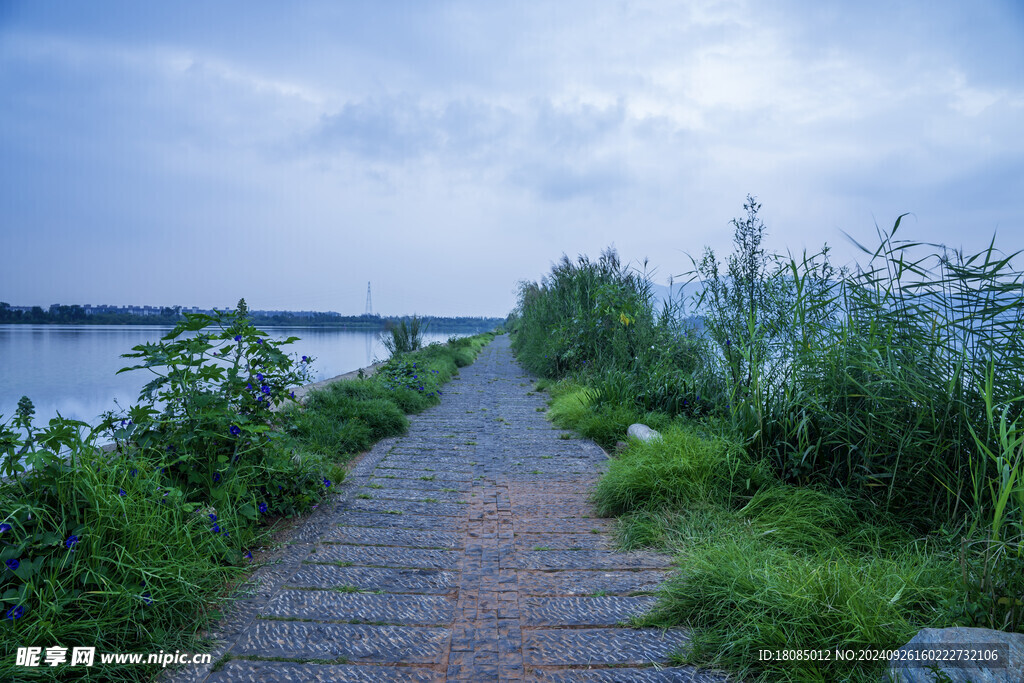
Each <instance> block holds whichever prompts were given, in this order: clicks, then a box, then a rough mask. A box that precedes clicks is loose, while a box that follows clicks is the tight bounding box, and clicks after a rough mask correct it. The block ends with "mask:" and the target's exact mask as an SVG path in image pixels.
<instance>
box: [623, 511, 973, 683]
mask: <svg viewBox="0 0 1024 683" xmlns="http://www.w3.org/2000/svg"><path fill="white" fill-rule="evenodd" d="M733 531H734V533H733V534H731V535H729V536H726V537H716V538H715V539H714V540H712V541H710V542H705V543H703V544H698V545H696V546H695V547H694V548H693V549H692V550H689V551H685V550H684V551H682V554H681V556H680V560H681V561H682V562H683V563H684V566H685V567H686V570H685V571H684V572H681V573H680V574H678V575H677V576H676V578H675V579H673V580H672V581H670V582H669V583H668V584H667V585H666V586H665V587H664V588H663V590H662V592H661V594H660V596H659V601H658V603H657V606H656V607H655V609H654V610H653V611H652V612H651V614H650V615H649V616H647V617H645V618H644V619H643V620H642V622H640V623H642V624H643V625H647V626H653V625H657V626H675V625H679V624H686V625H687V626H689V627H690V628H692V629H693V630H694V640H693V651H692V653H690V654H689V655H688V656H683V657H679V658H678V661H680V662H686V663H698V664H700V665H704V666H715V667H725V668H727V669H729V670H731V671H735V672H737V673H738V674H739V675H741V676H746V675H748V674H755V675H758V674H768V675H769V680H773V681H776V680H777V681H794V682H797V681H800V682H802V681H833V680H856V681H877V680H879V679H880V677H881V674H882V669H883V664H882V663H878V662H875V663H858V664H850V663H849V662H845V663H832V664H825V663H815V662H775V663H765V662H759V661H758V656H757V651H758V650H759V649H786V648H810V649H819V648H824V647H833V648H834V647H838V648H843V649H846V648H852V649H860V648H877V649H895V648H898V647H900V646H901V645H903V644H904V643H906V642H907V641H908V640H910V638H911V637H913V635H914V634H915V633H917V631H918V630H919V629H921V628H924V627H929V626H942V625H944V624H945V623H946V622H947V620H948V614H946V613H945V611H944V609H943V607H944V605H946V604H948V603H949V602H950V601H952V600H954V599H955V596H956V592H957V591H956V581H957V577H958V567H957V564H956V562H955V561H954V560H953V558H952V557H950V556H949V555H944V554H942V553H937V552H934V551H930V550H928V549H926V548H923V547H915V546H913V545H908V546H906V547H904V548H901V549H898V550H894V552H892V553H891V554H889V555H885V556H874V557H872V556H865V555H861V554H852V553H848V552H844V551H842V550H839V549H831V550H829V549H819V553H815V554H808V553H804V552H800V551H793V550H789V549H786V548H784V547H781V546H779V545H775V544H773V543H770V542H766V541H765V539H764V538H763V537H762V536H760V535H758V534H757V533H754V532H751V531H748V532H746V533H744V532H743V531H742V529H739V528H734V530H733Z"/></svg>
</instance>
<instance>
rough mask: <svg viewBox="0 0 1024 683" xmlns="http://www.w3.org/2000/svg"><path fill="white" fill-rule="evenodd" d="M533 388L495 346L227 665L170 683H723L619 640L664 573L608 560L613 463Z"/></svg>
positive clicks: (237, 620) (316, 550)
mask: <svg viewBox="0 0 1024 683" xmlns="http://www.w3.org/2000/svg"><path fill="white" fill-rule="evenodd" d="M532 387H533V381H532V379H531V378H530V377H529V376H528V375H527V374H526V373H525V372H523V371H522V370H521V369H520V368H519V367H518V365H516V364H515V362H514V360H513V358H512V354H511V352H510V350H509V348H508V338H507V337H504V336H502V337H498V338H497V339H496V340H495V341H494V342H493V343H492V344H491V345H490V346H488V347H487V348H485V349H484V350H483V352H482V353H481V355H480V357H479V359H478V360H477V362H476V363H475V364H474V365H472V366H470V367H468V368H464V369H463V370H462V371H461V377H460V378H459V379H457V380H454V381H453V382H452V383H450V384H449V385H447V389H446V391H445V393H444V400H443V402H442V403H441V405H439V406H437V407H435V408H432V409H430V410H429V411H427V412H425V413H423V414H421V415H419V416H417V417H413V418H412V420H411V427H410V429H409V433H408V435H407V436H405V437H402V438H398V439H388V440H385V441H382V442H380V443H378V444H377V446H375V447H374V449H373V450H372V451H371V452H370V453H369V454H367V455H366V456H365V457H364V459H363V460H362V461H361V462H360V463H359V465H357V466H356V467H355V469H354V470H353V472H352V474H351V476H350V477H349V479H348V480H347V481H346V485H345V486H344V487H342V492H341V494H340V496H339V497H338V498H337V499H336V500H335V501H334V502H333V503H332V504H331V505H323V506H321V508H320V509H319V510H318V511H317V513H316V514H314V515H313V517H311V519H310V520H309V522H308V523H307V524H306V525H305V526H304V527H303V528H302V530H301V531H300V532H299V533H298V535H297V537H296V538H295V539H294V541H293V543H292V544H291V545H290V546H289V548H288V549H287V552H286V554H285V556H284V559H283V561H282V562H281V563H280V564H277V565H274V566H272V567H266V568H264V569H263V570H261V572H260V573H258V575H257V578H258V579H259V580H260V584H261V588H260V589H259V590H258V591H257V592H256V593H255V594H254V595H252V596H251V597H250V598H249V599H247V600H246V601H244V602H242V603H241V604H240V605H239V606H238V609H237V610H236V613H235V615H234V616H233V617H232V618H231V619H230V620H229V621H230V622H231V623H229V624H228V625H227V627H225V629H224V632H223V633H222V634H221V636H222V637H223V638H224V639H225V644H224V646H223V647H222V648H221V649H220V651H219V652H218V653H216V654H217V655H218V656H219V655H220V654H223V653H225V652H226V653H227V654H228V656H229V657H230V658H231V659H230V660H229V661H228V662H227V663H226V664H224V665H222V666H221V667H220V668H218V670H216V671H213V672H211V671H208V670H204V671H197V670H192V671H188V670H186V671H184V672H182V673H181V674H180V675H178V676H177V678H176V680H180V681H210V682H229V681H230V682H235V681H261V682H264V683H266V682H270V681H313V680H323V681H373V682H374V683H386V682H390V681H444V680H448V681H474V682H476V681H479V682H486V681H692V682H703V681H708V682H710V681H716V682H717V681H724V680H726V679H725V677H724V676H722V675H720V674H715V673H713V672H706V671H698V670H696V669H692V668H687V667H678V668H665V667H663V666H658V664H659V663H662V662H664V661H665V659H666V656H667V655H668V654H669V653H670V652H672V651H673V650H676V649H677V648H679V647H681V646H685V643H686V634H685V633H684V632H682V631H667V632H662V631H659V630H655V629H643V630H640V629H630V628H626V627H624V625H623V623H624V622H626V621H627V620H628V619H629V618H630V616H632V615H634V614H639V613H642V612H643V611H644V610H646V609H647V608H648V607H649V606H650V605H651V604H652V602H653V600H654V597H653V596H652V595H650V592H651V591H653V590H654V589H655V587H656V586H657V584H658V583H659V581H661V580H662V579H663V578H664V577H665V575H666V573H667V571H668V569H669V558H667V557H666V556H663V555H657V554H653V553H639V552H637V553H628V554H627V553H616V552H613V551H612V550H611V539H610V533H609V532H610V527H611V521H610V520H606V519H598V518H595V517H594V516H593V514H594V513H593V511H592V509H591V506H590V504H589V503H588V494H589V492H590V491H591V489H592V485H593V483H594V482H595V481H596V480H597V478H598V476H599V475H600V471H601V469H602V467H604V465H605V462H606V457H605V455H604V453H603V452H602V451H601V449H600V448H598V447H597V446H596V445H594V444H592V443H590V442H587V441H582V440H577V439H572V438H566V437H568V436H569V435H568V434H567V433H564V432H562V431H560V430H558V429H555V428H553V427H552V426H551V425H550V423H548V422H547V421H546V420H545V419H544V415H543V411H544V409H545V399H544V397H543V396H542V395H535V394H532V393H531V391H532Z"/></svg>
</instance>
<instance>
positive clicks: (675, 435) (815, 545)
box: [542, 381, 960, 682]
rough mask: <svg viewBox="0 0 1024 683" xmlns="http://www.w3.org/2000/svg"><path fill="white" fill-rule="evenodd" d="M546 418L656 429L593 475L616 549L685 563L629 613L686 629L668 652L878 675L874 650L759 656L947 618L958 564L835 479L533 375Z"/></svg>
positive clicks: (589, 430)
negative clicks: (812, 657) (856, 658)
mask: <svg viewBox="0 0 1024 683" xmlns="http://www.w3.org/2000/svg"><path fill="white" fill-rule="evenodd" d="M542 388H547V389H548V390H549V391H550V394H551V401H550V404H551V410H550V411H549V415H550V417H551V418H552V420H553V421H554V422H555V423H556V424H558V425H559V426H561V427H563V428H569V429H575V430H577V431H578V432H579V433H580V434H582V435H583V436H586V437H588V438H593V439H595V440H597V441H598V442H599V443H601V444H602V445H604V446H605V447H606V448H609V449H610V448H613V447H614V444H615V442H616V440H619V439H624V438H625V431H626V427H627V426H628V425H629V424H630V423H632V422H638V421H639V422H647V423H648V424H652V425H653V426H655V427H656V428H658V429H659V430H661V431H662V434H663V438H662V439H661V440H660V441H653V442H649V443H640V442H637V441H630V442H629V443H628V445H627V446H626V448H625V449H624V450H622V451H621V452H620V453H619V454H618V456H617V457H616V458H614V459H613V461H612V464H611V466H610V468H609V470H608V472H607V473H606V474H605V476H604V477H603V478H602V479H601V480H600V482H599V483H598V484H597V487H596V492H595V496H596V501H597V505H598V511H599V513H600V514H602V515H608V516H617V517H618V519H619V523H618V534H619V535H618V540H619V543H620V544H621V546H622V547H623V548H624V549H629V550H636V549H641V548H653V549H659V550H667V551H670V552H672V553H673V554H675V555H676V556H677V560H678V563H679V564H680V566H682V567H683V569H682V570H681V571H679V572H678V573H677V574H676V575H675V576H674V577H673V578H672V579H671V580H670V581H669V582H667V583H666V584H664V585H663V586H662V587H661V590H660V593H659V600H658V603H657V605H656V606H655V608H654V610H653V611H652V612H651V613H650V614H649V615H648V616H646V617H644V618H643V619H642V620H641V621H639V622H637V625H642V626H661V627H679V626H684V627H688V628H691V629H693V645H694V648H693V650H692V651H691V652H690V653H689V655H688V656H686V657H679V658H678V660H677V663H688V664H698V665H701V666H709V667H716V668H723V669H727V670H730V671H732V672H735V673H736V674H738V675H740V676H742V677H749V678H751V679H756V680H770V681H794V682H795V681H833V680H851V681H878V680H880V679H881V676H882V673H883V669H884V664H885V663H884V662H837V661H835V657H834V656H833V657H832V660H833V661H776V662H767V661H761V659H762V658H761V656H760V651H761V650H774V651H781V650H793V649H808V650H828V651H833V652H834V651H835V650H836V649H842V650H845V649H853V650H859V649H862V648H864V649H867V648H878V649H896V648H898V647H900V646H901V645H903V644H904V643H906V642H907V641H908V640H910V638H911V637H913V635H914V634H915V633H917V631H918V630H919V629H921V628H923V627H943V626H948V625H951V623H952V622H953V621H955V618H954V617H955V614H956V610H957V609H959V608H960V606H959V605H958V604H957V596H958V590H959V584H960V568H959V566H958V564H957V562H956V560H955V558H954V556H953V554H952V553H951V552H949V548H948V546H943V544H942V543H940V542H937V541H936V540H935V539H932V540H926V539H924V538H917V537H915V536H913V535H912V534H911V533H910V532H908V531H907V530H905V529H904V528H902V527H900V526H898V525H897V524H896V523H894V522H892V521H890V520H887V519H886V518H884V517H883V516H881V515H879V514H877V513H875V512H874V511H872V510H871V509H868V508H867V507H865V506H864V505H863V504H858V503H857V502H856V501H855V500H854V499H852V498H846V497H844V496H842V495H841V494H839V493H837V492H835V491H825V490H819V489H815V488H810V487H803V488H798V487H794V486H789V485H785V484H783V483H782V482H780V481H778V479H777V478H776V477H775V476H774V475H772V473H771V472H770V471H768V470H767V469H766V468H764V467H758V466H757V465H756V464H754V463H753V462H752V461H751V459H750V458H749V457H748V456H747V455H746V453H745V451H744V449H743V448H742V447H741V445H740V444H736V443H732V442H730V441H729V439H728V438H726V437H725V436H723V434H725V433H726V430H725V429H722V430H717V431H716V430H715V429H714V426H713V424H710V423H708V422H704V423H698V422H695V421H691V420H687V419H684V418H675V419H671V418H669V417H668V416H666V415H664V414H661V413H647V414H640V413H638V412H636V411H632V410H629V409H626V408H623V407H621V406H618V407H608V406H605V407H601V406H596V405H594V403H593V402H592V400H591V397H592V395H593V394H592V393H589V392H588V391H587V388H586V387H585V386H582V385H579V384H574V383H571V382H567V381H563V382H559V383H553V384H550V383H542Z"/></svg>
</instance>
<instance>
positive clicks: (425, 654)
mask: <svg viewBox="0 0 1024 683" xmlns="http://www.w3.org/2000/svg"><path fill="white" fill-rule="evenodd" d="M447 640H448V631H447V630H446V629H443V628H418V627H406V626H365V625H352V624H316V623H310V622H305V621H276V620H273V621H266V620H263V619H257V620H256V621H255V623H254V624H253V626H252V627H251V628H249V629H248V630H246V631H245V633H244V634H243V635H242V637H241V638H240V639H239V640H238V642H236V643H235V645H234V647H232V648H231V654H233V655H240V656H243V657H244V656H245V655H254V656H257V657H288V658H291V659H341V658H344V659H345V660H347V661H348V662H380V663H398V662H408V663H411V664H432V663H434V662H436V661H437V660H438V658H439V657H440V656H441V653H442V652H443V651H444V647H445V643H446V642H447Z"/></svg>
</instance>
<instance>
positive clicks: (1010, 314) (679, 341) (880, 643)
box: [509, 197, 1024, 681]
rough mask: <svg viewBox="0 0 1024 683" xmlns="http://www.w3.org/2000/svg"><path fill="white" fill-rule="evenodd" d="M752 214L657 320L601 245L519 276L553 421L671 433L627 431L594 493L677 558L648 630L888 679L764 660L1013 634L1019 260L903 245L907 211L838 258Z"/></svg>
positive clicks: (617, 434) (589, 431)
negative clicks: (965, 631) (796, 242)
mask: <svg viewBox="0 0 1024 683" xmlns="http://www.w3.org/2000/svg"><path fill="white" fill-rule="evenodd" d="M744 208H745V210H746V214H747V215H746V216H745V217H743V218H738V219H736V220H734V221H733V227H734V228H735V244H736V251H735V253H733V254H731V255H729V256H728V257H727V258H726V259H725V260H724V261H723V262H719V261H718V260H717V258H716V256H715V254H714V252H712V251H710V250H708V251H706V252H705V254H704V256H703V258H701V259H700V260H697V259H695V260H694V264H693V265H694V270H693V272H692V273H691V275H695V276H697V277H699V279H700V280H701V281H702V285H703V286H702V288H701V291H702V294H700V295H699V297H698V298H696V299H693V300H690V301H688V302H685V303H686V305H687V307H686V312H685V313H684V312H683V308H682V306H681V303H682V302H670V303H669V305H668V306H666V308H665V309H664V310H663V311H660V312H659V311H655V310H654V308H653V306H652V302H651V297H650V282H649V280H648V278H647V277H646V276H645V274H644V273H641V272H638V271H637V270H635V269H631V268H628V267H625V266H623V265H621V264H620V263H619V261H618V258H617V256H616V255H615V254H614V252H611V251H608V252H605V253H603V254H602V256H601V258H600V259H598V260H590V259H588V258H587V257H580V258H578V259H577V260H576V261H571V260H570V259H568V258H563V259H562V260H561V261H560V262H558V263H557V264H556V265H555V266H554V267H553V268H552V270H551V272H550V273H549V274H548V275H547V276H546V277H545V278H544V279H543V280H541V281H540V282H539V283H525V284H523V285H522V286H521V289H520V298H519V302H518V306H517V308H516V309H515V311H513V313H512V315H511V316H510V321H509V328H510V330H511V332H512V342H513V348H514V350H515V351H516V353H517V354H518V358H519V360H520V361H521V362H522V363H523V365H524V366H525V367H527V368H529V369H530V370H531V371H532V372H534V373H535V374H537V375H539V376H540V377H542V379H541V380H540V381H538V382H537V386H536V388H535V390H536V391H548V392H549V406H550V408H549V410H548V411H547V415H548V417H549V419H550V420H551V421H552V422H553V423H554V424H555V425H557V426H559V427H562V428H565V429H570V430H573V431H574V432H576V433H578V434H580V435H582V436H585V437H587V438H590V439H592V440H594V441H596V442H597V443H598V444H600V445H601V446H602V447H603V448H605V449H606V450H611V448H612V447H613V446H614V445H615V444H616V443H617V442H619V441H626V436H625V432H626V428H627V427H628V425H629V424H631V423H633V422H642V423H645V424H648V425H649V426H652V427H654V428H655V429H658V430H659V431H661V432H662V433H663V435H664V439H663V440H662V441H661V442H655V443H650V444H639V443H630V444H629V445H628V447H627V448H626V449H625V450H624V451H623V452H621V454H618V456H617V457H615V458H613V459H612V462H611V464H610V466H609V468H608V471H607V474H605V475H604V477H603V478H602V479H601V481H600V482H599V484H598V486H597V490H596V492H595V498H596V502H597V505H598V508H599V510H600V511H601V512H602V513H603V514H614V515H619V516H620V520H619V524H618V529H617V532H618V539H619V542H620V543H621V544H622V545H623V546H625V547H627V548H643V547H649V548H660V549H665V550H669V551H671V552H674V553H676V554H677V555H678V558H677V559H678V560H679V561H680V564H681V566H682V567H683V568H684V569H683V570H682V571H681V572H680V573H679V575H678V578H677V579H676V580H675V581H674V582H673V584H672V585H671V586H670V587H669V588H668V590H666V591H665V593H664V594H663V595H662V597H661V600H660V602H659V607H658V610H657V612H656V614H655V616H654V617H652V621H651V623H657V624H658V625H662V626H685V627H688V628H691V629H693V630H694V634H695V636H694V637H695V643H696V644H697V647H696V650H695V653H694V654H693V655H692V657H693V660H694V661H696V662H699V663H701V664H708V665H716V666H724V667H726V668H728V669H730V670H733V671H736V672H740V673H742V674H752V675H755V676H760V677H761V678H760V679H761V680H787V681H799V680H846V679H850V680H877V679H878V677H879V673H880V669H879V667H877V666H871V665H867V664H864V665H858V667H859V668H850V667H849V664H847V665H845V668H842V667H834V666H833V667H829V666H823V667H820V668H816V667H817V666H818V665H812V664H806V663H804V664H794V663H791V662H787V663H786V665H785V666H776V665H758V664H756V659H757V658H756V652H755V648H757V647H763V648H772V647H779V648H785V647H808V648H814V649H819V648H823V647H835V646H842V645H849V646H852V647H854V648H856V647H858V646H861V647H883V648H889V647H898V646H900V645H902V644H903V643H905V642H906V641H907V640H908V639H909V637H910V636H912V635H913V634H914V633H915V632H916V631H917V630H918V629H919V628H921V627H924V626H952V625H962V626H981V627H988V628H999V629H1004V630H1010V631H1021V630H1022V629H1024V551H1022V547H1024V546H1022V540H1024V485H1022V484H1024V398H1022V397H1024V290H1022V289H1021V286H1020V283H1021V282H1022V281H1024V272H1022V271H1020V270H1017V269H1015V268H1014V266H1013V261H1014V260H1015V259H1018V258H1019V254H1017V253H1015V254H1004V253H1002V252H1000V251H999V250H998V249H997V248H996V247H995V241H994V239H993V242H992V244H991V245H990V246H989V247H988V248H986V249H984V250H982V251H980V252H978V253H975V254H965V253H963V252H961V251H958V250H954V249H947V248H945V247H942V246H936V245H932V244H928V243H924V242H917V241H913V240H905V239H902V232H900V233H899V235H900V237H899V238H898V237H897V231H898V230H900V231H902V230H903V228H901V227H900V222H901V221H900V220H899V219H898V220H896V222H895V224H894V226H893V228H892V230H890V231H889V232H882V231H878V242H877V243H876V246H873V247H871V248H864V247H861V249H862V250H863V252H864V257H863V258H862V261H861V263H860V264H859V265H858V267H857V268H855V269H852V270H842V269H837V268H834V267H833V266H832V265H831V264H830V262H829V254H828V250H827V248H825V249H823V250H822V251H821V252H820V253H818V254H814V255H811V256H807V255H804V256H802V257H800V258H793V257H791V256H788V255H781V254H771V253H769V252H767V251H765V250H764V249H763V248H762V246H761V238H762V236H763V224H761V223H760V221H759V219H758V218H757V212H758V210H759V208H760V206H759V205H758V204H757V203H756V201H755V200H754V199H753V198H750V197H748V200H747V203H746V204H745V207H744ZM858 246H860V245H858ZM738 285H742V286H738ZM693 314H697V315H699V316H700V318H701V321H702V331H698V330H697V329H695V328H694V327H692V326H691V325H690V323H689V322H688V320H687V316H688V315H693Z"/></svg>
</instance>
